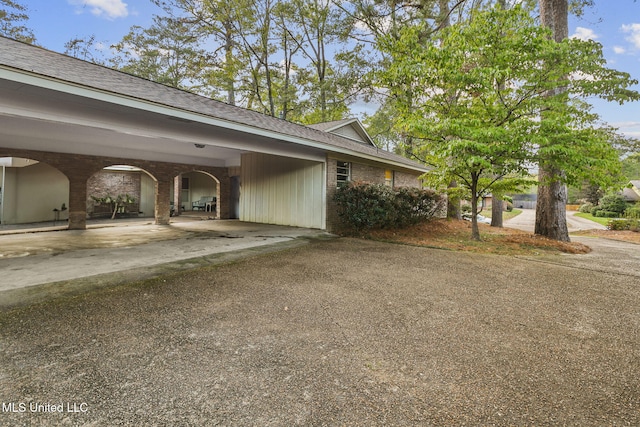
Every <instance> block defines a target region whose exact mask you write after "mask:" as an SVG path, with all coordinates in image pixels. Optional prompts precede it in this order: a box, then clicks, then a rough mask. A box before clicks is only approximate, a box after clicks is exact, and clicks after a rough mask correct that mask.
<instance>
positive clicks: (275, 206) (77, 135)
mask: <svg viewBox="0 0 640 427" xmlns="http://www.w3.org/2000/svg"><path fill="white" fill-rule="evenodd" d="M2 158H24V159H33V160H35V161H37V162H42V163H45V164H47V165H50V166H51V167H53V168H55V169H57V170H58V171H59V172H61V174H62V175H63V176H64V177H66V179H67V180H68V191H65V192H64V193H60V194H64V196H61V197H68V200H60V201H61V202H65V203H66V206H68V211H67V212H66V214H68V221H69V229H84V228H86V221H87V217H88V215H89V214H90V213H91V209H92V207H93V206H91V201H92V198H91V196H92V195H96V196H98V197H100V196H101V195H102V193H105V192H107V189H108V188H109V189H111V191H114V193H115V192H120V191H122V192H123V193H133V194H132V195H133V196H134V198H136V199H143V198H144V197H143V194H142V193H143V190H140V187H141V186H142V187H143V186H144V185H145V182H146V183H151V182H152V184H150V185H149V186H152V187H153V190H152V192H153V208H152V210H153V214H152V216H153V217H154V218H155V222H156V224H168V223H169V222H170V214H171V207H172V206H179V207H180V206H184V205H186V206H187V207H188V206H190V203H189V201H185V200H183V199H181V198H182V197H183V195H188V193H186V192H185V191H184V190H185V189H184V182H186V181H185V180H183V177H184V176H192V177H193V175H189V174H193V173H196V172H197V173H198V174H204V175H205V176H207V177H208V178H207V179H209V180H210V182H211V187H210V188H211V189H210V191H209V192H207V191H199V192H193V195H192V196H193V197H195V198H197V197H198V196H199V195H203V196H204V195H206V196H211V197H214V198H215V199H216V212H215V217H216V218H219V219H228V218H239V219H240V220H244V221H252V222H262V223H269V224H280V225H292V226H303V227H311V228H320V229H328V230H331V229H332V227H333V225H334V224H335V206H334V205H333V201H332V200H333V194H334V193H335V189H336V185H337V182H336V180H337V162H349V163H350V165H351V179H352V180H358V181H366V182H375V183H385V182H386V183H388V184H389V185H394V186H419V181H418V177H419V176H420V175H421V174H423V173H425V172H426V171H427V168H425V167H424V166H423V165H420V164H418V163H416V162H413V161H411V160H408V159H406V158H404V157H401V156H398V155H395V154H393V153H390V152H386V151H384V150H381V149H378V148H377V147H375V145H374V144H373V143H372V141H371V138H370V137H369V136H368V135H367V134H366V131H365V130H364V128H363V127H362V125H361V124H360V123H359V121H357V119H347V120H343V121H339V122H331V123H327V124H319V125H317V126H311V127H309V126H302V125H299V124H295V123H290V122H286V121H284V120H280V119H277V118H274V117H269V116H265V115H263V114H260V113H257V112H254V111H249V110H246V109H243V108H239V107H235V106H231V105H228V104H225V103H221V102H218V101H215V100H212V99H209V98H205V97H202V96H199V95H196V94H192V93H188V92H184V91H181V90H178V89H175V88H170V87H167V86H164V85H161V84H158V83H154V82H150V81H148V80H144V79H140V78H137V77H134V76H131V75H129V74H125V73H122V72H119V71H115V70H112V69H109V68H106V67H102V66H99V65H96V64H91V63H88V62H85V61H81V60H78V59H76V58H72V57H68V56H65V55H61V54H58V53H55V52H51V51H48V50H45V49H42V48H39V47H35V46H31V45H28V44H25V43H21V42H17V41H15V40H11V39H8V38H5V37H0V160H1V159H2ZM114 165H127V166H131V167H135V168H138V169H139V170H138V171H137V172H135V173H131V174H129V175H128V176H129V178H130V179H127V177H126V174H125V173H124V172H118V173H110V172H108V171H105V170H104V169H105V168H107V167H111V166H114ZM3 167H4V166H3ZM25 171H27V169H25ZM22 175H24V174H22ZM118 177H119V178H120V179H123V180H124V183H122V184H123V186H120V183H118V182H117V181H118V179H119V178H118ZM149 178H150V179H151V180H152V181H149ZM193 180H194V181H195V179H193ZM3 184H7V183H3V182H0V187H2V186H3ZM46 184H47V183H46V182H45V183H42V185H46ZM65 185H66V184H65ZM5 187H6V188H5V189H4V190H6V191H3V192H2V193H0V194H2V196H1V197H5V195H7V199H6V200H7V201H10V200H14V199H15V200H18V198H11V197H9V195H8V194H9V192H10V190H11V188H13V187H16V186H15V185H14V184H12V185H5ZM16 188H18V187H16ZM15 191H17V190H15ZM96 193H97V194H96ZM196 193H197V194H196ZM23 198H24V197H23ZM56 200H57V199H56ZM1 202H2V200H0V209H2V208H4V207H5V205H6V203H5V204H2V203H1ZM12 203H13V202H12ZM56 203H58V202H57V201H56ZM14 208H16V206H14ZM20 209H23V207H22V206H18V207H17V210H18V211H19V210H20ZM24 209H26V208H24ZM149 210H150V209H147V208H145V209H144V211H145V212H144V215H145V216H147V215H151V212H147V211H149ZM50 211H51V209H50V207H48V206H47V207H45V208H44V212H45V213H46V214H47V215H49V214H50ZM177 212H178V214H179V213H180V209H178V210H177ZM2 218H3V216H2V212H1V211H0V221H2Z"/></svg>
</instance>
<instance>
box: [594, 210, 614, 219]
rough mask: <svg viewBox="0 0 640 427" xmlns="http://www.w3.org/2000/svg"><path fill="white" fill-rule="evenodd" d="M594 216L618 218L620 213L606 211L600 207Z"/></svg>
mask: <svg viewBox="0 0 640 427" xmlns="http://www.w3.org/2000/svg"><path fill="white" fill-rule="evenodd" d="M593 216H595V217H597V218H618V217H619V216H620V214H618V212H613V211H605V210H603V209H598V210H596V213H595V215H593Z"/></svg>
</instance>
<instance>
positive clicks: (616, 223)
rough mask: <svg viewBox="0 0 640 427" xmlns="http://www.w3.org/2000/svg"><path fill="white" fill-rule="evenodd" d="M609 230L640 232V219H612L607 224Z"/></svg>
mask: <svg viewBox="0 0 640 427" xmlns="http://www.w3.org/2000/svg"><path fill="white" fill-rule="evenodd" d="M607 228H608V229H609V230H618V231H624V230H631V231H636V232H638V231H640V219H612V220H611V221H609V223H608V224H607Z"/></svg>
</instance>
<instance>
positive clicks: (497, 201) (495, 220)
mask: <svg viewBox="0 0 640 427" xmlns="http://www.w3.org/2000/svg"><path fill="white" fill-rule="evenodd" d="M503 209H504V202H503V201H502V199H501V198H499V197H496V196H492V197H491V226H492V227H500V228H502V226H503V225H502V211H503Z"/></svg>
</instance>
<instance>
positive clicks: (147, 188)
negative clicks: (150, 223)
mask: <svg viewBox="0 0 640 427" xmlns="http://www.w3.org/2000/svg"><path fill="white" fill-rule="evenodd" d="M140 178H141V179H140V211H141V212H142V216H144V217H152V218H153V214H154V208H155V205H156V182H155V181H154V179H153V178H151V177H150V176H149V175H147V174H146V173H142V174H141V175H140Z"/></svg>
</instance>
